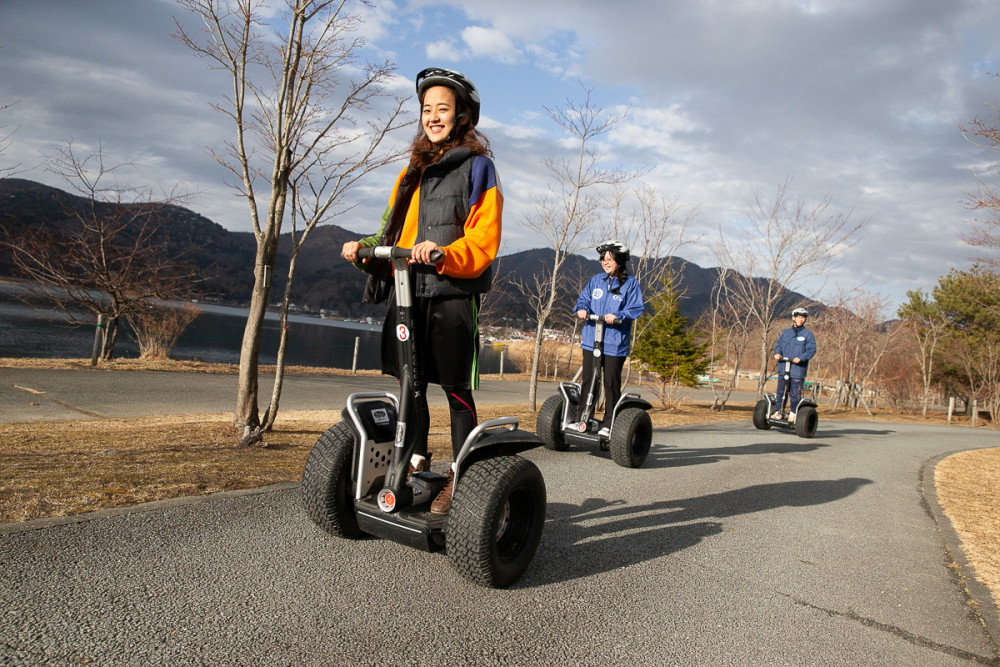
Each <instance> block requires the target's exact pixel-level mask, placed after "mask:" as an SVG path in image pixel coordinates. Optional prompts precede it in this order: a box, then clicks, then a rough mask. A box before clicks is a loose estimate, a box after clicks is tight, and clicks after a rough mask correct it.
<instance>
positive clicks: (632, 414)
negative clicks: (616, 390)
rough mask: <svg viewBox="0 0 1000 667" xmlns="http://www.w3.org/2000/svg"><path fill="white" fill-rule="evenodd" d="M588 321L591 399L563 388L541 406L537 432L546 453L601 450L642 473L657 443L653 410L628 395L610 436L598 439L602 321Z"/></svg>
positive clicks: (570, 385)
mask: <svg viewBox="0 0 1000 667" xmlns="http://www.w3.org/2000/svg"><path fill="white" fill-rule="evenodd" d="M588 319H589V320H590V321H591V322H593V323H594V327H595V328H594V351H593V355H594V363H593V372H592V373H591V376H590V377H589V378H584V380H585V381H586V382H587V393H586V394H584V393H583V391H582V387H581V385H580V384H578V383H576V382H566V381H563V382H560V383H559V393H558V394H555V395H554V396H549V397H548V398H547V399H546V400H545V402H544V403H542V407H541V409H539V411H538V418H537V420H536V422H535V432H536V433H538V436H539V437H540V438H541V439H542V442H544V443H545V447H546V448H548V449H552V450H555V451H560V452H561V451H565V450H566V449H568V448H569V446H570V445H581V446H594V445H597V446H598V447H599V448H600V449H601V450H602V451H609V450H610V452H611V458H612V460H613V461H614V462H615V463H617V464H618V465H620V466H622V467H623V468H638V467H639V466H641V465H642V464H643V463H645V461H646V457H647V456H648V455H649V447H650V444H651V443H652V440H653V422H652V420H651V419H650V418H649V413H648V412H646V411H647V410H649V409H650V408H651V407H653V406H652V405H651V404H650V403H649V402H648V401H645V400H643V399H642V398H641V397H640V396H639V394H636V393H632V392H628V393H624V394H622V396H621V398H619V399H618V403H617V404H616V405H615V406H614V407H613V408H612V409H613V411H614V415H613V417H612V422H611V428H610V435H607V436H604V435H601V434H600V433H598V431H599V430H600V428H601V423H600V422H599V421H597V420H596V419H594V418H593V416H592V415H593V411H594V406H595V405H596V404H597V398H598V393H599V392H600V388H601V373H602V369H603V364H602V363H601V357H602V356H603V354H604V318H603V317H601V316H599V315H595V314H591V315H590V316H589V317H588Z"/></svg>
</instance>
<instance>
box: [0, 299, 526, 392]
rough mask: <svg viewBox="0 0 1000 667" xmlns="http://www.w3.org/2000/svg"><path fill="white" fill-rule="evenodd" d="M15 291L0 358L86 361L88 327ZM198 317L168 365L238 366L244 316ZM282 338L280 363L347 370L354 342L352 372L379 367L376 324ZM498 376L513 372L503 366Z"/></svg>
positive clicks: (218, 309) (4, 312) (266, 333)
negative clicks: (282, 360)
mask: <svg viewBox="0 0 1000 667" xmlns="http://www.w3.org/2000/svg"><path fill="white" fill-rule="evenodd" d="M18 291H19V289H18V288H17V287H16V286H14V285H10V284H5V283H0V357H32V358H45V357H52V358H57V359H89V358H90V355H91V351H92V350H93V345H94V326H93V325H86V326H68V325H66V323H65V321H64V320H63V318H62V317H61V315H60V314H59V313H57V312H54V311H52V310H48V309H46V308H44V307H41V306H37V307H36V306H29V305H27V304H24V303H22V302H21V301H19V300H18V299H17V298H16V293H17V292H18ZM198 307H199V308H200V309H201V313H200V314H199V315H198V317H197V318H195V320H194V321H193V322H192V323H191V324H190V325H189V326H188V328H187V329H186V330H185V331H184V333H183V334H182V335H181V337H180V340H179V341H178V342H177V346H176V347H175V348H174V349H173V351H172V352H171V355H170V356H171V357H173V358H175V359H187V360H198V361H205V362H211V363H226V364H238V363H239V360H240V344H241V343H242V340H243V329H244V327H245V326H246V318H247V313H248V311H247V310H246V309H242V308H231V307H228V306H216V305H210V304H198ZM289 326H290V329H289V340H288V348H287V350H286V353H285V363H286V364H288V365H293V366H315V367H319V368H351V365H352V362H353V358H354V347H355V340H357V342H358V361H357V368H358V369H359V370H366V369H377V368H379V358H380V353H379V350H380V341H381V338H382V331H381V322H378V323H376V324H365V323H361V322H342V321H340V320H324V319H320V318H318V317H312V316H308V315H291V316H289ZM279 327H280V322H279V320H278V315H277V313H267V315H266V317H265V321H264V329H263V332H262V334H261V355H260V363H262V364H274V363H275V362H276V356H277V349H278V340H279V333H280V328H279ZM115 356H117V357H138V356H139V348H138V345H136V343H135V342H134V341H133V340H131V338H130V337H129V336H128V334H127V332H126V331H122V332H120V333H119V336H118V342H117V344H116V346H115ZM504 370H505V372H513V371H514V370H515V369H513V368H512V366H511V364H510V361H509V360H505V361H504ZM499 371H500V352H499V349H498V348H496V347H494V346H492V345H484V346H483V347H482V349H481V351H480V372H482V373H498V372H499Z"/></svg>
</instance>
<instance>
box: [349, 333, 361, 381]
mask: <svg viewBox="0 0 1000 667" xmlns="http://www.w3.org/2000/svg"><path fill="white" fill-rule="evenodd" d="M360 345H361V337H360V336H355V337H354V360H353V361H352V362H351V373H352V374H354V375H357V374H358V347H359V346H360Z"/></svg>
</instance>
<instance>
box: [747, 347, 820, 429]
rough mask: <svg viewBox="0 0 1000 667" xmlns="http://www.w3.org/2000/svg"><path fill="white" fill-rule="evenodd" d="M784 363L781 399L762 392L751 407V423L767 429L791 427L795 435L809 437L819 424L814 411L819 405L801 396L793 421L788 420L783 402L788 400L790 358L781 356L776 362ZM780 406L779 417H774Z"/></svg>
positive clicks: (817, 416) (817, 415)
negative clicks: (755, 403)
mask: <svg viewBox="0 0 1000 667" xmlns="http://www.w3.org/2000/svg"><path fill="white" fill-rule="evenodd" d="M781 362H784V363H785V391H784V392H783V393H782V396H781V399H780V400H779V399H778V396H777V394H773V393H772V394H764V398H762V399H760V400H759V401H757V405H755V406H754V409H753V425H754V426H756V427H757V428H759V429H761V430H765V431H766V430H767V429H769V428H771V426H783V427H785V428H791V429H794V430H795V435H797V436H799V437H800V438H811V437H813V436H814V435H816V426H817V425H818V424H819V414H818V413H817V412H816V408H818V407H819V406H818V405H817V404H816V401H814V400H812V399H811V398H806V397H802V398H801V399H799V404H798V405H797V406H796V407H795V410H794V412H795V422H794V423H792V422H789V421H788V417H787V416H786V413H785V403H786V402H787V401H788V397H789V392H791V389H792V384H791V368H792V360H791V359H789V358H788V357H782V358H781V360H780V361H779V362H778V363H779V364H780V363H781ZM779 408H780V412H781V415H782V417H781V419H774V418H773V417H772V415H774V413H775V412H778V411H779Z"/></svg>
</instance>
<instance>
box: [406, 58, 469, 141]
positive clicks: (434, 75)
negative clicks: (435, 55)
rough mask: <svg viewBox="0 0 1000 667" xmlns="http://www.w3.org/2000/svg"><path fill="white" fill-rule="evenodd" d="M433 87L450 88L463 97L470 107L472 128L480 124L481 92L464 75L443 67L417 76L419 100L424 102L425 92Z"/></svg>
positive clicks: (433, 68)
mask: <svg viewBox="0 0 1000 667" xmlns="http://www.w3.org/2000/svg"><path fill="white" fill-rule="evenodd" d="M431 86H448V87H449V88H451V89H452V90H454V91H455V94H457V95H461V96H462V99H463V100H465V104H466V106H468V107H469V114H470V120H471V121H472V127H475V126H476V125H478V124H479V107H480V102H479V91H478V90H476V87H475V86H474V85H472V82H471V81H469V79H468V78H467V77H466V76H465V75H464V74H462V73H461V72H456V71H455V70H453V69H444V68H443V67H428V68H427V69H425V70H423V71H421V72H420V74H418V75H417V99H418V100H421V101H423V99H424V91H425V90H427V89H428V88H430V87H431Z"/></svg>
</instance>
